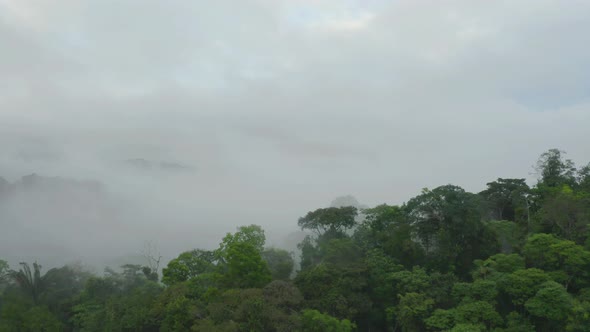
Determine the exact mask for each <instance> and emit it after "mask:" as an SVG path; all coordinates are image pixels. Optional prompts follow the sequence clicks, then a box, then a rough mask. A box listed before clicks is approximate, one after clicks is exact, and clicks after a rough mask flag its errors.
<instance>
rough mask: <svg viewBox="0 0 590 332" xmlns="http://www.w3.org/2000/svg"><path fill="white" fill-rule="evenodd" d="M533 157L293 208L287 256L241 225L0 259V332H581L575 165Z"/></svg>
mask: <svg viewBox="0 0 590 332" xmlns="http://www.w3.org/2000/svg"><path fill="white" fill-rule="evenodd" d="M535 169H536V172H537V178H538V180H537V183H535V184H533V185H529V184H527V182H526V180H525V179H524V178H498V179H495V180H493V181H491V182H489V183H487V184H485V186H482V188H485V190H483V191H481V192H479V193H471V192H467V191H466V190H464V189H462V188H461V187H459V186H456V185H452V184H448V185H443V186H439V187H437V188H433V189H426V188H425V189H423V190H422V192H420V193H419V194H418V195H417V196H415V197H412V198H410V199H408V200H407V201H406V202H405V203H403V204H401V205H388V204H383V205H378V206H375V207H370V208H360V207H357V206H340V207H326V208H319V209H317V210H314V211H310V212H307V213H305V212H303V213H302V216H301V218H299V220H298V221H297V223H298V226H299V227H300V228H301V229H302V230H304V231H306V232H307V234H308V235H307V236H306V237H305V239H304V240H303V241H302V242H301V243H300V244H299V245H298V248H299V251H298V252H297V253H292V252H288V251H286V250H284V249H281V248H273V247H267V246H266V245H265V242H266V241H265V232H264V230H263V229H262V228H261V227H260V226H257V225H245V226H242V227H238V228H237V229H236V230H235V231H234V232H233V233H227V235H226V236H225V237H223V238H222V239H220V243H219V247H218V248H217V249H215V250H205V249H199V248H198V246H199V243H195V248H187V251H186V252H183V253H180V254H179V255H178V257H176V258H175V259H173V260H171V261H170V262H167V263H166V262H163V263H162V264H160V258H159V257H157V255H156V256H150V257H148V258H149V259H148V260H147V261H146V264H144V265H141V264H139V265H138V264H126V265H123V266H116V267H112V268H107V269H105V271H104V273H103V274H102V275H97V274H94V273H91V272H88V271H87V270H86V269H85V268H83V267H82V266H79V265H66V266H63V267H59V268H52V269H49V270H47V271H44V269H43V267H42V265H43V262H22V263H21V264H20V265H19V266H9V265H8V263H7V262H6V261H3V260H0V331H1V332H4V331H6V332H8V331H10V332H12V331H14V332H20V331H23V332H24V331H35V332H42V331H47V332H53V331H228V332H229V331H277V332H278V331H281V332H286V331H308V332H312V331H313V332H315V331H317V332H330V331H338V332H340V331H342V332H346V331H399V332H405V331H452V332H461V331H463V332H467V331H468V332H477V331H495V332H527V331H580V332H581V331H590V237H589V235H590V228H589V224H590V164H587V165H586V166H581V167H577V166H576V165H575V164H574V162H573V161H571V160H569V159H567V158H566V155H565V152H563V151H561V150H558V149H551V150H548V151H546V152H545V153H543V154H542V155H541V156H540V157H539V160H538V161H537V163H536V165H535ZM490 180H491V179H490ZM113 231H115V230H113ZM196 231H198V230H196ZM23 241H26V239H23ZM106 245H108V244H106ZM0 256H1V253H0ZM0 258H1V257H0Z"/></svg>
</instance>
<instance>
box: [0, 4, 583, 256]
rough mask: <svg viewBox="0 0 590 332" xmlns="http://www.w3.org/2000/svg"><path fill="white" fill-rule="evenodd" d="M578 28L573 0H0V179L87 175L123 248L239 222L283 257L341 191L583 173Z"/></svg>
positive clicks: (189, 239)
mask: <svg viewBox="0 0 590 332" xmlns="http://www.w3.org/2000/svg"><path fill="white" fill-rule="evenodd" d="M588 30H590V4H589V3H586V2H581V1H580V2H568V3H564V2H560V1H532V0H531V1H523V2H518V3H514V2H508V1H494V2H488V3H475V2H472V1H452V2H438V1H437V2H431V1H386V0H370V1H335V0H334V1H333V0H326V1H311V0H305V1H270V0H246V1H225V0H221V1H213V2H211V1H209V2H204V1H190V2H187V1H167V2H161V1H126V2H121V1H104V0H100V1H99V0H96V1H90V0H85V1H69V0H66V1H59V2H57V1H32V0H0V41H2V42H1V43H0V72H1V73H2V74H1V75H0V176H2V177H4V178H6V179H8V180H9V181H16V180H17V179H19V178H20V177H21V176H23V175H26V174H30V173H37V174H40V175H45V176H61V177H67V178H74V179H93V180H97V181H100V182H101V183H103V184H104V185H105V187H106V188H107V189H106V190H108V192H109V193H110V194H112V195H113V196H114V197H117V199H120V200H121V201H123V202H127V203H126V204H127V205H125V206H126V207H127V208H128V210H129V211H133V212H125V214H122V215H124V217H120V218H121V221H120V222H121V223H122V225H123V226H121V225H119V226H116V227H115V226H111V225H110V224H109V221H108V220H100V221H97V222H100V223H104V225H105V229H106V230H107V232H105V233H104V234H101V235H100V236H101V239H102V237H104V242H105V244H106V246H107V247H108V246H109V243H111V242H113V241H114V242H117V243H123V244H124V243H127V245H123V244H122V245H121V249H120V250H119V251H120V252H129V251H132V250H133V248H136V247H138V246H140V244H141V242H142V241H145V240H152V239H157V240H158V241H159V242H160V243H161V246H162V247H166V246H170V247H171V248H169V249H166V248H164V250H167V251H168V252H169V253H170V255H173V254H174V253H175V252H177V251H178V250H182V249H190V248H192V247H199V246H211V245H214V244H212V243H211V242H216V241H217V240H218V238H219V237H220V236H221V235H222V234H223V233H224V232H226V231H231V230H233V229H234V227H235V226H237V225H242V224H249V223H257V224H262V225H263V226H265V227H266V228H267V229H268V230H269V233H273V232H274V234H282V235H280V236H279V235H277V236H275V237H274V240H273V241H274V242H275V244H276V245H280V244H281V243H280V242H281V241H282V239H283V235H285V234H289V233H290V232H291V231H294V230H296V221H297V217H298V216H301V215H303V214H305V213H306V212H307V211H308V210H310V209H314V208H316V207H321V206H325V205H327V204H329V202H330V201H331V200H332V199H333V198H334V197H336V196H339V195H344V194H352V195H354V196H355V197H357V198H358V199H359V201H361V202H362V203H364V204H368V205H374V204H379V203H383V202H388V203H402V202H403V201H405V200H407V199H408V198H410V197H411V196H413V195H415V194H417V193H418V192H419V190H420V189H421V188H423V187H435V186H438V185H442V184H446V183H453V184H457V185H460V186H463V187H465V188H466V189H467V190H472V191H477V190H480V189H482V188H483V186H484V185H485V183H486V182H488V181H489V180H493V179H495V178H496V177H499V176H500V177H528V178H529V180H530V181H533V179H534V175H532V174H530V173H531V172H532V168H531V165H533V164H534V162H535V160H536V158H537V157H538V155H539V154H540V153H541V152H543V151H544V150H546V149H549V148H553V147H558V148H561V149H564V150H566V151H567V152H568V157H570V158H572V159H574V160H576V161H578V162H579V163H587V162H588V161H590V143H588V142H589V141H588V138H587V137H588V128H590V98H589V96H590V94H589V92H588V91H590V90H589V89H588V86H589V85H590V61H589V60H588V59H590V47H589V46H588V43H587V42H586V40H587V36H586V34H587V33H586V32H587V31H588ZM134 159H144V160H149V161H153V162H155V163H162V162H164V163H171V164H175V165H189V166H190V167H194V172H184V173H182V174H176V173H174V174H170V173H168V172H166V171H162V170H160V171H155V170H152V171H149V172H146V171H145V170H143V171H142V170H137V169H134V168H130V167H129V165H128V164H125V161H128V160H134ZM131 207H133V209H131ZM17 219H18V218H17ZM17 219H14V220H13V221H11V220H7V219H3V220H6V221H4V222H3V224H2V228H3V229H11V228H12V227H16V226H15V223H19V224H22V223H25V222H26V221H25V220H22V218H21V219H18V221H16V220H17ZM25 219H26V218H25ZM82 219H83V218H82ZM51 222H53V220H51V221H50V222H49V224H48V225H51ZM56 222H57V221H56ZM84 222H93V221H92V220H91V219H87V220H85V221H84ZM55 225H56V227H59V226H57V223H56V224H55ZM138 225H141V226H138ZM48 227H49V226H48ZM109 232H111V233H117V236H113V237H112V240H109V235H108V234H109ZM41 233H43V232H42V231H41ZM74 233H75V232H74ZM2 234H8V233H7V232H5V231H3V232H2ZM59 234H64V237H63V238H60V236H59ZM66 234H67V235H66ZM78 235H79V236H81V237H82V236H86V235H84V234H77V233H75V234H70V233H68V232H66V231H64V232H63V233H60V232H57V233H56V235H55V236H54V238H53V239H52V240H51V241H49V242H52V243H56V244H60V243H61V244H63V245H65V246H66V247H68V246H69V247H74V244H75V245H78V246H82V244H80V243H81V242H75V241H73V240H71V239H73V238H76V236H78ZM175 239H176V241H175ZM212 239H214V240H212ZM0 240H3V239H0ZM125 241H128V242H125ZM173 241H175V244H174V245H171V244H170V243H171V242H173ZM97 243H98V242H97ZM87 249H88V250H86V252H94V251H95V250H97V249H96V248H94V247H93V248H90V247H89V248H87ZM139 249H140V248H138V250H139ZM4 250H7V249H4ZM82 251H83V250H82Z"/></svg>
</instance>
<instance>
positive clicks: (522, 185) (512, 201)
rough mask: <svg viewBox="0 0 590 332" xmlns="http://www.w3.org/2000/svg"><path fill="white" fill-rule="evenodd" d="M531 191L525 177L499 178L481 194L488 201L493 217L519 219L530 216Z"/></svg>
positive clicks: (490, 183)
mask: <svg viewBox="0 0 590 332" xmlns="http://www.w3.org/2000/svg"><path fill="white" fill-rule="evenodd" d="M529 192H530V188H529V186H528V185H527V184H526V181H525V179H502V178H498V179H497V180H496V181H492V182H489V183H487V189H486V190H484V191H482V192H480V193H479V194H480V195H481V196H482V197H484V199H485V200H486V202H488V204H489V206H490V209H491V217H492V219H495V220H509V221H519V220H526V218H527V217H528V201H527V199H528V198H527V196H528V194H529Z"/></svg>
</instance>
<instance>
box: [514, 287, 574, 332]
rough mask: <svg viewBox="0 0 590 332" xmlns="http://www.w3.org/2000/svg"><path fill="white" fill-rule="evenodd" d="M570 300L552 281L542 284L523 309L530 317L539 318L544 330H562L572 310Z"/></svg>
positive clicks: (562, 289) (564, 291)
mask: <svg viewBox="0 0 590 332" xmlns="http://www.w3.org/2000/svg"><path fill="white" fill-rule="evenodd" d="M572 304H573V303H572V299H571V296H570V295H569V294H568V293H567V291H566V290H565V288H563V286H561V285H560V284H558V283H556V282H554V281H547V282H545V283H543V284H542V285H541V286H540V288H539V290H538V291H537V293H536V294H535V296H534V297H532V298H530V299H529V300H527V301H526V303H525V307H526V309H527V311H528V312H530V313H531V314H532V315H534V316H536V317H538V318H541V322H540V324H538V325H537V326H538V327H539V326H541V325H545V326H546V328H545V330H555V329H559V330H563V327H564V324H563V323H564V321H565V320H566V319H567V317H568V315H569V314H570V312H571V309H572Z"/></svg>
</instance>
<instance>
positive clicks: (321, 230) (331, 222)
mask: <svg viewBox="0 0 590 332" xmlns="http://www.w3.org/2000/svg"><path fill="white" fill-rule="evenodd" d="M357 214H358V210H357V208H356V207H353V206H345V207H329V208H323V209H317V210H315V211H311V212H308V213H307V214H306V215H305V217H301V218H299V222H298V224H299V227H301V229H308V230H311V231H313V232H315V233H316V234H317V235H318V236H321V235H324V234H325V233H326V232H330V233H337V234H338V233H343V232H344V231H346V230H347V229H350V228H352V227H353V226H354V225H355V224H356V221H355V218H356V216H357Z"/></svg>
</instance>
